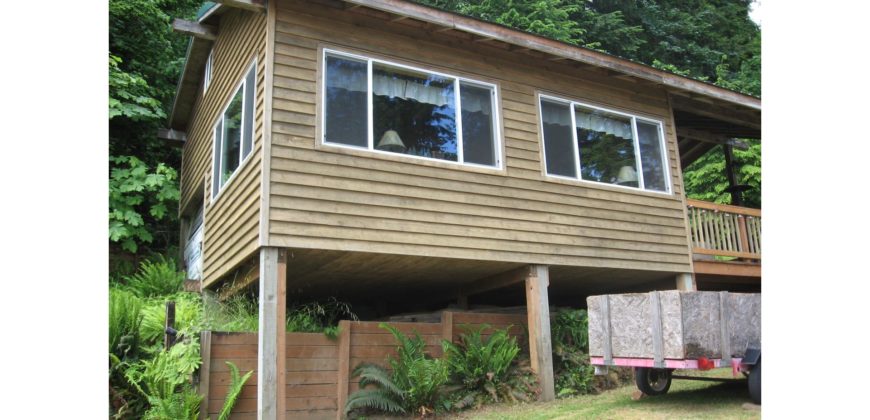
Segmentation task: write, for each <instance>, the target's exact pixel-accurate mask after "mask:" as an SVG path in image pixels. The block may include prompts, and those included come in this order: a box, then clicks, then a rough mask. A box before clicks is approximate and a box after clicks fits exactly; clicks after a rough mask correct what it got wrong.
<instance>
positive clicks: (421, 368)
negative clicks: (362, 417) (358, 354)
mask: <svg viewBox="0 0 870 420" xmlns="http://www.w3.org/2000/svg"><path fill="white" fill-rule="evenodd" d="M380 327H381V328H383V329H386V330H387V331H389V332H390V333H391V334H393V337H395V338H396V341H397V343H398V346H397V347H396V349H397V353H398V357H392V356H390V357H388V359H387V363H388V364H389V365H390V368H391V369H392V374H390V376H387V374H386V370H385V369H383V368H380V367H377V366H373V365H361V366H358V367H357V368H356V369H354V376H360V377H361V379H360V386H361V387H363V386H366V385H369V384H371V385H374V386H375V388H374V389H361V390H359V391H357V392H355V393H354V394H353V395H351V396H350V397H349V398H348V402H347V404H346V405H345V408H344V409H345V413H346V414H347V413H350V412H351V411H353V410H354V409H360V408H369V409H374V410H379V411H385V412H392V413H415V414H418V415H420V416H426V415H428V414H431V413H434V412H435V409H436V407H439V406H441V399H442V393H441V388H442V387H443V386H444V384H446V383H447V380H448V379H449V374H450V372H449V369H448V366H447V363H446V362H445V361H444V360H442V359H432V358H430V357H428V356H427V355H426V353H425V351H424V349H425V348H426V343H425V342H424V341H423V339H422V338H421V337H420V334H417V333H416V332H415V333H414V336H413V337H407V336H405V335H404V334H402V333H401V332H400V331H399V330H398V329H396V328H395V327H393V326H390V325H387V324H384V323H381V324H380Z"/></svg>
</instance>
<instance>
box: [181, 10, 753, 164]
mask: <svg viewBox="0 0 870 420" xmlns="http://www.w3.org/2000/svg"><path fill="white" fill-rule="evenodd" d="M313 3H317V4H320V5H323V4H331V5H333V6H337V7H342V8H343V9H344V10H346V11H349V12H357V13H364V12H366V11H368V12H371V13H381V14H385V15H386V19H387V20H388V21H390V22H399V21H401V20H411V21H420V22H424V23H425V24H426V25H429V26H432V27H438V29H437V30H436V32H438V33H451V32H454V31H455V32H461V33H466V34H471V35H472V36H474V37H476V38H477V39H478V40H480V41H488V42H491V43H504V44H509V46H510V47H511V48H512V49H511V51H516V52H517V53H530V52H535V53H537V54H539V55H541V54H544V55H546V56H548V57H550V59H552V60H560V61H564V60H568V61H573V62H576V63H581V64H584V65H587V66H593V67H597V68H600V69H604V70H606V71H607V72H608V73H610V74H612V75H614V76H616V77H621V78H627V79H636V80H641V81H645V82H646V83H648V84H653V85H658V86H661V87H662V88H664V89H665V90H666V91H667V92H668V93H669V95H670V98H671V104H672V106H673V108H674V111H675V121H676V125H677V126H678V127H679V126H685V127H687V128H691V129H695V130H708V131H711V132H713V133H714V134H716V135H725V136H733V137H749V138H760V137H761V129H760V128H761V99H759V98H756V97H754V96H750V95H746V94H743V93H739V92H735V91H732V90H729V89H725V88H722V87H719V86H716V85H714V84H711V83H707V82H702V81H699V80H694V79H690V78H687V77H683V76H679V75H676V74H673V73H670V72H667V71H664V70H660V69H656V68H654V67H651V66H648V65H645V64H641V63H637V62H634V61H631V60H627V59H624V58H620V57H616V56H613V55H610V54H606V53H603V52H600V51H595V50H591V49H588V48H583V47H578V46H576V45H572V44H568V43H565V42H561V41H555V40H552V39H548V38H544V37H541V36H538V35H534V34H530V33H527V32H523V31H519V30H516V29H512V28H508V27H506V26H502V25H498V24H494V23H489V22H485V21H482V20H478V19H475V18H472V17H468V16H463V15H459V14H456V13H453V12H447V11H444V10H440V9H436V8H432V7H429V6H423V5H420V4H417V3H413V2H411V1H408V0H313ZM226 9H227V6H223V5H221V4H216V5H214V6H213V7H211V8H210V9H208V10H207V11H205V12H204V13H203V14H202V16H201V18H200V22H201V23H203V22H205V21H207V20H212V19H216V18H215V17H216V16H218V15H220V14H221V13H223V12H225V11H226ZM372 10H374V11H378V12H373V11H372ZM369 14H370V13H369ZM466 36H467V35H466ZM210 48H211V44H210V42H206V41H203V40H198V39H193V40H192V41H191V44H190V47H189V48H188V53H187V60H186V62H185V66H184V69H183V71H182V75H181V79H180V81H179V88H178V92H177V95H176V98H175V103H174V104H173V109H172V113H171V114H170V120H169V128H172V129H176V130H181V131H184V130H185V129H186V126H187V122H188V119H189V117H190V112H191V109H192V107H193V103H194V101H195V95H196V92H197V89H198V87H199V84H200V82H201V80H200V78H201V76H202V72H203V68H204V66H205V60H206V59H207V57H208V52H209V49H210ZM708 145H709V144H708ZM710 147H712V146H710ZM702 149H703V147H702ZM697 150H700V149H696V151H697ZM684 162H685V160H684Z"/></svg>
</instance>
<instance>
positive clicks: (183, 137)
mask: <svg viewBox="0 0 870 420" xmlns="http://www.w3.org/2000/svg"><path fill="white" fill-rule="evenodd" d="M157 138H158V139H160V140H168V141H173V142H178V143H182V144H183V143H184V142H186V141H187V133H185V132H184V131H178V130H173V129H171V128H160V129H157Z"/></svg>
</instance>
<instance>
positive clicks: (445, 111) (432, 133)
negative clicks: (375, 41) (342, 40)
mask: <svg viewBox="0 0 870 420" xmlns="http://www.w3.org/2000/svg"><path fill="white" fill-rule="evenodd" d="M372 77H373V80H372V90H373V105H374V111H373V116H374V121H373V122H374V147H375V148H376V149H378V150H384V151H389V152H394V153H404V154H408V155H415V156H423V157H429V158H434V159H443V160H451V161H454V162H455V161H456V160H457V159H458V156H457V150H456V104H455V96H454V89H453V79H449V78H446V77H441V76H435V75H430V74H426V73H421V72H416V71H412V70H405V69H399V68H394V67H390V66H386V65H383V64H377V63H376V64H374V65H373V72H372Z"/></svg>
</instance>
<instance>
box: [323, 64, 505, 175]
mask: <svg viewBox="0 0 870 420" xmlns="http://www.w3.org/2000/svg"><path fill="white" fill-rule="evenodd" d="M323 68H324V69H325V76H324V78H323V79H324V89H323V92H324V94H323V97H324V100H323V115H324V117H323V118H324V123H323V127H324V129H323V143H324V144H332V145H340V146H348V147H355V148H362V149H367V150H372V151H381V152H386V153H398V154H404V155H411V156H415V157H420V158H424V159H436V160H442V161H449V162H456V163H461V164H467V165H478V166H487V167H496V168H497V167H501V151H500V148H499V145H498V144H499V143H498V142H499V133H498V124H497V122H496V121H498V119H497V109H496V106H495V104H496V103H497V101H496V87H495V85H492V84H489V83H484V82H478V81H474V80H468V79H464V78H460V77H456V76H451V75H447V74H442V73H436V72H431V71H427V70H422V69H417V68H413V67H408V66H403V65H398V64H393V63H388V62H385V61H381V60H376V59H371V58H367V57H360V56H356V55H348V54H344V53H338V52H334V51H327V50H325V51H324V66H323Z"/></svg>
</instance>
